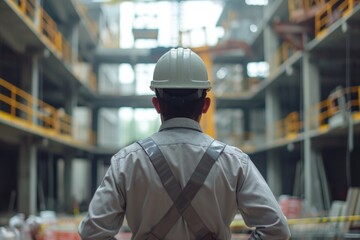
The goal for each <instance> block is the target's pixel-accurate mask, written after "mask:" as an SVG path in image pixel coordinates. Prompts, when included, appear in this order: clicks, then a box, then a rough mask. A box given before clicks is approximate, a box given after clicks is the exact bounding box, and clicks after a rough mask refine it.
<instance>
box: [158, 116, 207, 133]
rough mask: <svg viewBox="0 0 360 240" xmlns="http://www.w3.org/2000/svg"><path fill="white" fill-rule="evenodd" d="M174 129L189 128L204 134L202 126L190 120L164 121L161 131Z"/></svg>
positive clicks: (173, 119)
mask: <svg viewBox="0 0 360 240" xmlns="http://www.w3.org/2000/svg"><path fill="white" fill-rule="evenodd" d="M173 128H188V129H192V130H195V131H199V132H202V130H201V127H200V124H199V123H198V122H196V121H194V120H192V119H190V118H171V119H169V120H166V121H164V122H163V123H162V124H161V126H160V129H159V131H163V130H169V129H173Z"/></svg>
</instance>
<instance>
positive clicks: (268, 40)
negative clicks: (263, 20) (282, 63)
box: [264, 25, 279, 73]
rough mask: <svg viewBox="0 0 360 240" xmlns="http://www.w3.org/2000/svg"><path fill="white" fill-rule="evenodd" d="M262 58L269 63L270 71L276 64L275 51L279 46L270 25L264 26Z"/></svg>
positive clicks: (276, 36)
mask: <svg viewBox="0 0 360 240" xmlns="http://www.w3.org/2000/svg"><path fill="white" fill-rule="evenodd" d="M264 39H265V41H264V58H265V61H266V62H267V63H268V64H269V68H270V73H271V71H272V70H273V69H274V67H275V65H276V62H275V60H276V51H277V49H278V48H279V39H278V35H277V34H276V33H275V32H274V31H273V29H272V26H270V25H267V26H265V27H264Z"/></svg>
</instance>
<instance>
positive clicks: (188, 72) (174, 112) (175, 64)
mask: <svg viewBox="0 0 360 240" xmlns="http://www.w3.org/2000/svg"><path fill="white" fill-rule="evenodd" d="M150 88H151V89H152V90H153V91H155V93H156V96H157V97H158V99H159V104H160V108H161V112H162V115H163V117H164V120H167V119H170V118H174V117H187V118H191V119H194V120H196V119H198V117H199V116H200V115H201V110H202V106H203V104H204V99H205V96H206V92H207V91H209V90H210V89H211V84H210V81H209V80H208V75H207V71H206V66H205V63H204V62H203V60H202V59H201V58H200V57H199V56H198V55H197V54H196V53H195V52H193V51H192V50H190V49H184V48H177V49H175V48H173V49H171V50H169V51H168V52H166V53H165V54H164V55H163V56H162V57H160V59H159V60H158V62H157V63H156V66H155V70H154V75H153V80H152V81H151V85H150Z"/></svg>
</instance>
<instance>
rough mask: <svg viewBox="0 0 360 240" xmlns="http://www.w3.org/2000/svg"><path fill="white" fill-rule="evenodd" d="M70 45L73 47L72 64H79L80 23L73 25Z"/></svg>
mask: <svg viewBox="0 0 360 240" xmlns="http://www.w3.org/2000/svg"><path fill="white" fill-rule="evenodd" d="M70 26H71V34H70V38H69V39H70V45H71V47H72V56H71V62H78V61H79V60H78V58H79V35H80V33H79V22H77V23H71V25H70Z"/></svg>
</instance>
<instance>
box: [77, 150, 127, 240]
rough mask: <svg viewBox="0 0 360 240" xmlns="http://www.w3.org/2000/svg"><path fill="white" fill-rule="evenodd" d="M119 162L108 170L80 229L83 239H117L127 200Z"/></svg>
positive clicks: (114, 163)
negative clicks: (122, 190) (120, 183)
mask: <svg viewBox="0 0 360 240" xmlns="http://www.w3.org/2000/svg"><path fill="white" fill-rule="evenodd" d="M116 164H117V162H115V161H114V157H113V159H112V164H111V166H110V167H109V169H108V170H107V172H106V174H105V176H104V178H103V180H102V183H101V184H100V186H99V187H98V189H97V190H96V192H95V194H94V196H93V198H92V200H91V202H90V205H89V210H88V213H87V215H86V216H85V218H84V219H83V220H82V221H81V222H80V225H79V227H78V231H79V234H80V236H81V239H84V240H85V239H89V240H91V239H96V240H101V239H115V238H114V236H115V235H116V234H117V233H118V232H119V230H120V227H121V225H122V223H123V220H124V214H125V200H124V196H123V194H122V192H121V190H120V188H119V184H118V181H119V178H120V174H119V173H118V171H117V168H116Z"/></svg>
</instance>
